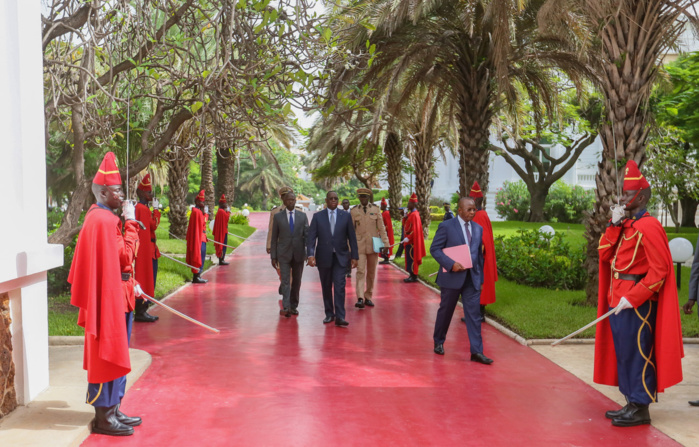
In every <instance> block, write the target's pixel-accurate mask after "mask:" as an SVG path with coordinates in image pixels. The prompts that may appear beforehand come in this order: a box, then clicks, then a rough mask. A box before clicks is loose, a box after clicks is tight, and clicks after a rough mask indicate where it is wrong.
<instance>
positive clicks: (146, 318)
mask: <svg viewBox="0 0 699 447" xmlns="http://www.w3.org/2000/svg"><path fill="white" fill-rule="evenodd" d="M159 318H160V317H156V316H155V315H151V314H149V313H148V301H146V300H138V299H137V300H136V311H135V312H134V318H133V319H134V321H140V322H141V323H155V322H156V321H158V319H159Z"/></svg>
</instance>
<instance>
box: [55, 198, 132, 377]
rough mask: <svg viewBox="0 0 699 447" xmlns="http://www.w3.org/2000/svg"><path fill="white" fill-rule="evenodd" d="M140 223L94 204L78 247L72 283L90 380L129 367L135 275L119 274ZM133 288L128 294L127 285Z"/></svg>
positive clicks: (129, 258)
mask: <svg viewBox="0 0 699 447" xmlns="http://www.w3.org/2000/svg"><path fill="white" fill-rule="evenodd" d="M137 228H138V224H137V223H136V222H135V221H128V222H127V223H126V230H125V233H124V234H123V235H122V232H121V220H120V219H119V217H117V216H116V215H115V214H114V213H113V212H111V211H110V210H107V209H104V208H101V207H99V206H98V205H92V207H91V208H90V210H89V211H88V213H87V215H86V216H85V223H84V224H83V227H82V229H81V230H80V235H79V236H78V242H77V244H76V246H75V254H74V255H73V263H72V264H71V266H70V274H69V275H68V282H69V283H70V284H71V286H72V287H71V300H70V302H71V304H72V305H74V306H76V307H78V308H79V309H80V312H79V314H78V324H79V325H80V326H82V327H83V328H85V348H84V355H83V368H84V369H85V370H87V380H88V382H90V383H105V382H110V381H112V380H114V379H117V378H119V377H122V376H124V375H126V374H127V373H128V372H129V371H131V362H130V360H129V343H128V338H127V333H126V325H125V324H124V314H125V313H126V312H129V311H131V310H133V308H134V302H133V278H132V279H131V280H130V281H122V276H121V272H122V271H124V270H127V268H126V267H127V266H129V267H130V265H131V263H132V262H133V259H134V255H135V253H136V250H137V249H138V230H137ZM128 288H130V289H131V290H130V294H127V293H126V292H127V289H128Z"/></svg>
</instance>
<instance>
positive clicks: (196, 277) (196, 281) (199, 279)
mask: <svg viewBox="0 0 699 447" xmlns="http://www.w3.org/2000/svg"><path fill="white" fill-rule="evenodd" d="M207 282H209V280H208V279H202V277H201V276H199V273H195V274H194V277H193V278H192V284H206V283H207Z"/></svg>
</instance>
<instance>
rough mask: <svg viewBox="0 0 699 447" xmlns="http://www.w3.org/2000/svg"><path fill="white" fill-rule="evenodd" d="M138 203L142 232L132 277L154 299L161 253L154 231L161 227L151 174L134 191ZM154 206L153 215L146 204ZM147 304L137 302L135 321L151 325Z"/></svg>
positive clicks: (139, 232) (144, 301)
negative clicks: (133, 276) (150, 203)
mask: <svg viewBox="0 0 699 447" xmlns="http://www.w3.org/2000/svg"><path fill="white" fill-rule="evenodd" d="M136 195H137V196H138V203H137V204H136V220H137V221H139V222H141V223H142V224H143V227H144V228H139V230H138V253H137V255H136V268H135V269H134V270H135V276H136V281H137V282H138V283H139V284H140V285H141V288H142V289H143V291H144V292H145V293H146V294H147V295H148V296H152V297H155V278H156V275H157V271H158V257H159V256H160V252H159V251H158V247H157V246H156V245H155V230H156V229H157V228H158V225H160V210H159V209H158V201H157V200H156V199H153V185H152V184H151V181H150V174H146V175H145V176H144V177H143V179H142V180H141V182H140V183H139V184H138V188H136ZM151 201H152V204H153V211H152V212H151V210H150V208H149V207H148V202H151ZM148 306H149V302H148V301H147V300H144V299H142V298H139V299H137V300H136V311H135V316H134V321H138V322H141V323H154V322H156V321H158V317H157V316H155V315H151V314H149V313H148Z"/></svg>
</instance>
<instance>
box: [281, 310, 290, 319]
mask: <svg viewBox="0 0 699 447" xmlns="http://www.w3.org/2000/svg"><path fill="white" fill-rule="evenodd" d="M279 315H284V316H285V317H286V318H289V317H290V316H291V311H290V310H289V309H281V310H280V311H279Z"/></svg>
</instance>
